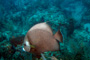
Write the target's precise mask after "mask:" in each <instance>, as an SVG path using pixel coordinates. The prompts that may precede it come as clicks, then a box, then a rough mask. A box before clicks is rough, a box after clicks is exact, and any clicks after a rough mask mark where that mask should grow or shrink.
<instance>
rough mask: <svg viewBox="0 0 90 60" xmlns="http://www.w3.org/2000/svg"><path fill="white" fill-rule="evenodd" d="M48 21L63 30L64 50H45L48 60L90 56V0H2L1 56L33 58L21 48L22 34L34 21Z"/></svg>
mask: <svg viewBox="0 0 90 60" xmlns="http://www.w3.org/2000/svg"><path fill="white" fill-rule="evenodd" d="M40 22H48V24H49V25H50V26H51V28H52V29H53V33H56V31H58V30H60V31H61V32H62V34H63V39H64V43H63V44H62V43H60V47H61V50H60V51H54V52H51V51H49V52H45V53H44V54H45V57H46V59H47V60H51V59H52V60H53V58H57V59H61V60H90V52H89V51H90V1H89V0H79V1H78V0H48V1H47V0H15V1H14V0H8V1H6V0H2V1H0V60H33V59H32V58H34V59H36V58H35V57H34V56H32V54H31V53H27V52H24V51H22V50H21V47H22V43H23V38H24V36H25V34H26V33H27V31H28V30H29V29H30V28H31V27H32V26H33V25H35V24H37V23H40Z"/></svg>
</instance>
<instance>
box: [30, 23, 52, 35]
mask: <svg viewBox="0 0 90 60" xmlns="http://www.w3.org/2000/svg"><path fill="white" fill-rule="evenodd" d="M35 29H40V30H45V31H48V32H50V33H51V34H52V35H53V32H52V29H51V27H50V26H49V25H48V24H47V23H46V22H43V23H38V24H36V25H34V26H33V27H32V28H31V29H30V31H32V30H35Z"/></svg>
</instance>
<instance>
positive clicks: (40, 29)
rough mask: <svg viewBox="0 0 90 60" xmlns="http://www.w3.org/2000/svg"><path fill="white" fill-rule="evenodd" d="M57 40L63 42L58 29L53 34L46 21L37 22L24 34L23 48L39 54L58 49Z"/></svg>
mask: <svg viewBox="0 0 90 60" xmlns="http://www.w3.org/2000/svg"><path fill="white" fill-rule="evenodd" d="M58 41H59V42H61V43H63V36H62V33H61V32H60V30H58V31H57V32H56V33H55V34H53V31H52V29H51V27H50V26H49V25H48V24H47V22H42V23H38V24H36V25H34V26H32V27H31V28H30V29H29V30H28V32H27V34H26V35H25V38H24V43H23V45H24V48H23V50H24V51H26V52H30V53H32V54H35V55H36V56H39V55H41V54H42V53H44V52H47V51H58V50H60V46H59V43H58ZM32 46H33V47H32Z"/></svg>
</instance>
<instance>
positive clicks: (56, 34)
mask: <svg viewBox="0 0 90 60" xmlns="http://www.w3.org/2000/svg"><path fill="white" fill-rule="evenodd" d="M54 37H55V39H57V40H58V41H59V42H62V43H63V36H62V33H61V32H60V30H58V31H57V32H56V33H55V35H54Z"/></svg>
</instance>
